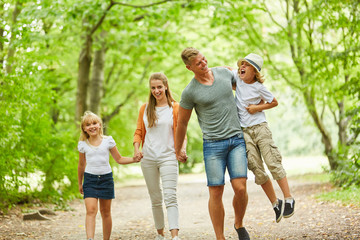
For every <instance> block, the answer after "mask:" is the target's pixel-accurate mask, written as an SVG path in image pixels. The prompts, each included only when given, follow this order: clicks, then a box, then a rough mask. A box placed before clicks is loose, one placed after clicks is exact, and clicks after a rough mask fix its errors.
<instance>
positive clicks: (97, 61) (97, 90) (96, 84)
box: [89, 31, 106, 114]
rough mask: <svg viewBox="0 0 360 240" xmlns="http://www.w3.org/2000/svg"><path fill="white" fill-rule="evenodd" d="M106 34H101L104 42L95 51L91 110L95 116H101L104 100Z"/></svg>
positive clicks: (91, 84) (100, 39)
mask: <svg viewBox="0 0 360 240" xmlns="http://www.w3.org/2000/svg"><path fill="white" fill-rule="evenodd" d="M105 36H106V32H105V31H103V32H102V33H101V34H100V37H99V41H101V42H102V44H101V48H100V49H98V50H96V51H95V54H94V63H93V66H92V67H93V69H92V78H91V83H90V87H89V89H90V107H89V108H90V110H91V111H92V112H93V113H95V114H100V102H101V99H102V90H103V84H104V67H105V53H106V47H105V40H104V38H105Z"/></svg>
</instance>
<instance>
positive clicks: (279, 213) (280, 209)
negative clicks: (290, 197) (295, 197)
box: [274, 199, 284, 223]
mask: <svg viewBox="0 0 360 240" xmlns="http://www.w3.org/2000/svg"><path fill="white" fill-rule="evenodd" d="M274 212H275V220H276V222H277V223H278V222H280V220H281V218H282V217H283V212H284V204H283V200H281V199H278V204H277V205H276V207H274Z"/></svg>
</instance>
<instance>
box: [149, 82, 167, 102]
mask: <svg viewBox="0 0 360 240" xmlns="http://www.w3.org/2000/svg"><path fill="white" fill-rule="evenodd" d="M150 90H151V94H152V95H153V96H154V98H155V99H156V102H159V101H162V100H164V98H166V95H165V91H166V90H167V88H166V87H165V85H164V83H163V81H162V80H159V79H152V80H151V81H150Z"/></svg>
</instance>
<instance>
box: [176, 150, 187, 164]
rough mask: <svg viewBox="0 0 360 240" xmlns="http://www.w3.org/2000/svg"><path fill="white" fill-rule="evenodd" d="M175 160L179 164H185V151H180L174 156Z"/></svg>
mask: <svg viewBox="0 0 360 240" xmlns="http://www.w3.org/2000/svg"><path fill="white" fill-rule="evenodd" d="M176 159H177V160H178V161H179V162H182V163H185V162H186V160H187V159H188V156H187V155H186V151H185V150H181V152H180V153H178V154H176Z"/></svg>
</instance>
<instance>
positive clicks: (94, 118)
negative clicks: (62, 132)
mask: <svg viewBox="0 0 360 240" xmlns="http://www.w3.org/2000/svg"><path fill="white" fill-rule="evenodd" d="M87 123H99V124H100V130H99V131H100V132H99V134H100V136H103V135H104V134H103V122H102V120H101V118H100V117H99V116H98V115H96V114H95V113H93V112H91V111H86V112H85V113H84V115H83V116H82V117H81V125H80V129H81V133H80V141H85V140H86V139H88V138H89V137H90V136H89V134H88V133H87V132H85V130H84V127H85V125H86V124H87Z"/></svg>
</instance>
